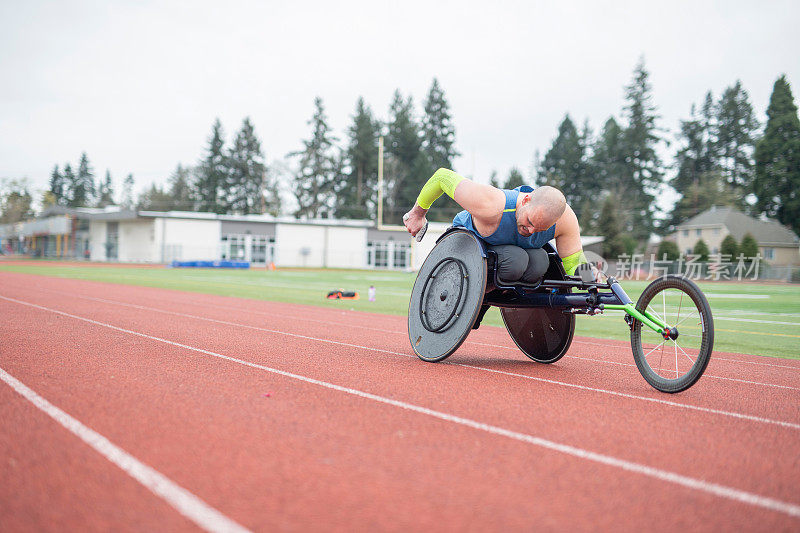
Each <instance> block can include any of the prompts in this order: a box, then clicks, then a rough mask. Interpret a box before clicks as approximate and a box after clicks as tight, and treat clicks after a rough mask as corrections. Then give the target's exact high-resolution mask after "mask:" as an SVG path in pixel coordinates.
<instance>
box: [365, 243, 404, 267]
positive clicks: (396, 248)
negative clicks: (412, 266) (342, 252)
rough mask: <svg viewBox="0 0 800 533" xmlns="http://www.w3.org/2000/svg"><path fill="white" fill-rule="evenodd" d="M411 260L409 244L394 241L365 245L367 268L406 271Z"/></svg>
mask: <svg viewBox="0 0 800 533" xmlns="http://www.w3.org/2000/svg"><path fill="white" fill-rule="evenodd" d="M410 260H411V244H410V243H406V242H396V241H370V242H368V243H367V266H368V267H372V268H386V269H406V268H408V267H409V261H410Z"/></svg>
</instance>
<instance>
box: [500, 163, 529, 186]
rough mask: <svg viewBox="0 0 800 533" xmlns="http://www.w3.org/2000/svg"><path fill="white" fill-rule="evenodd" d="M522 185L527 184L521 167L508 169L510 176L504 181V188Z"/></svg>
mask: <svg viewBox="0 0 800 533" xmlns="http://www.w3.org/2000/svg"><path fill="white" fill-rule="evenodd" d="M520 185H525V176H523V175H522V171H521V170H520V169H518V168H517V167H512V168H511V170H509V171H508V178H506V181H505V183H503V189H516V188H517V187H519V186H520Z"/></svg>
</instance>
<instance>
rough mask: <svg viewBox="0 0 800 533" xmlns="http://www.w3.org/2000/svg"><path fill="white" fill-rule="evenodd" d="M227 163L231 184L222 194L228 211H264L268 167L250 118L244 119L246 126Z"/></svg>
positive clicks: (243, 126)
mask: <svg viewBox="0 0 800 533" xmlns="http://www.w3.org/2000/svg"><path fill="white" fill-rule="evenodd" d="M227 162H228V172H227V175H226V181H225V183H226V185H227V186H226V187H225V191H224V194H223V196H222V200H223V202H224V205H225V212H227V213H236V214H244V215H247V214H250V213H260V212H262V209H264V200H263V187H264V180H265V173H266V166H265V164H264V155H263V154H262V153H261V141H259V140H258V137H257V136H256V133H255V128H254V127H253V124H252V123H251V122H250V119H249V118H245V119H244V121H243V122H242V129H241V130H239V132H238V133H237V134H236V138H235V139H234V141H233V146H232V147H231V149H230V151H229V152H228V157H227Z"/></svg>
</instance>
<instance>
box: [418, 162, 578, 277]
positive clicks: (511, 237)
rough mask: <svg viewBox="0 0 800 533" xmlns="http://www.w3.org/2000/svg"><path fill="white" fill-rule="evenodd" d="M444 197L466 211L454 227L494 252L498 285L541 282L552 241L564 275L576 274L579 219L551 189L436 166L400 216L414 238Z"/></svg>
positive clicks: (559, 192) (460, 215)
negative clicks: (493, 181) (479, 178)
mask: <svg viewBox="0 0 800 533" xmlns="http://www.w3.org/2000/svg"><path fill="white" fill-rule="evenodd" d="M443 193H447V195H448V196H450V197H451V198H453V199H454V200H455V201H456V202H457V203H458V204H459V205H460V206H461V207H463V208H464V211H462V212H460V213H459V214H458V215H456V217H455V218H454V219H453V226H455V227H461V228H465V229H467V230H469V231H471V232H472V233H474V234H475V235H477V236H478V237H480V238H481V239H483V240H484V241H485V242H486V243H487V244H488V245H489V248H491V249H492V250H494V251H495V252H496V253H497V257H498V265H497V270H498V272H497V273H498V276H499V278H500V279H501V280H502V281H506V282H515V281H523V282H526V283H536V282H537V281H539V280H540V279H541V278H542V276H544V274H545V272H546V271H547V267H548V264H549V261H548V258H547V253H546V252H545V251H544V250H543V249H542V246H544V245H545V243H547V242H549V241H550V240H551V239H555V240H556V249H557V250H558V255H559V256H560V257H561V260H562V262H563V263H564V270H565V271H566V272H567V274H569V275H574V274H575V269H576V268H577V267H578V266H579V265H581V264H584V263H586V257H585V256H584V255H583V249H582V247H581V236H580V229H579V227H578V218H577V217H576V216H575V213H574V212H573V211H572V209H571V208H570V207H569V206H568V205H567V202H566V200H565V199H564V195H563V194H562V193H561V191H559V190H558V189H556V188H554V187H548V186H544V187H539V188H537V189H533V188H531V187H528V186H527V185H522V186H520V187H517V188H516V189H513V190H508V189H497V188H495V187H492V186H490V185H483V184H481V183H475V182H474V181H472V180H469V179H466V178H464V177H463V176H459V175H458V174H456V173H455V172H453V171H452V170H448V169H446V168H440V169H439V170H437V171H436V173H434V175H433V176H432V177H431V179H429V180H428V182H427V183H426V184H425V186H424V187H423V188H422V191H421V192H420V194H419V197H418V198H417V201H416V203H415V204H414V207H413V208H412V209H411V211H409V212H408V213H406V215H405V216H404V217H403V221H404V223H405V226H406V229H407V230H408V232H409V233H411V235H412V236H416V235H417V232H419V231H420V230H422V228H423V227H424V226H425V224H427V220H426V219H425V214H426V213H427V212H428V209H430V207H431V205H432V204H433V202H434V201H435V200H436V199H437V198H439V196H441V195H442V194H443Z"/></svg>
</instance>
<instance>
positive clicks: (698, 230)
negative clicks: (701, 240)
mask: <svg viewBox="0 0 800 533" xmlns="http://www.w3.org/2000/svg"><path fill="white" fill-rule="evenodd" d="M694 232H695V235H697V236H698V237H699V236H700V235H702V234H703V230H701V229H699V228H698V229H696V230H694Z"/></svg>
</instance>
